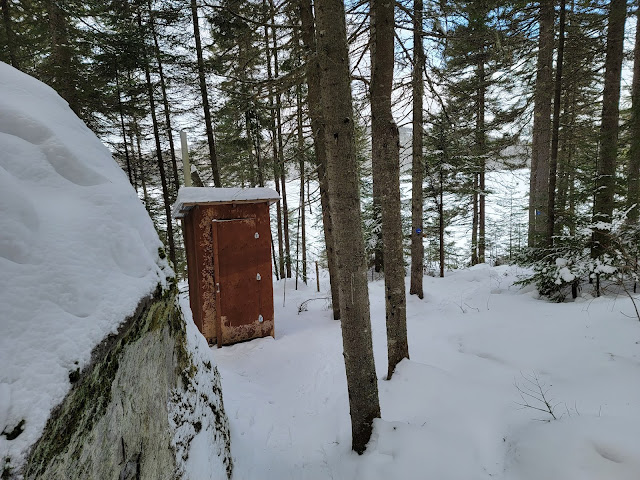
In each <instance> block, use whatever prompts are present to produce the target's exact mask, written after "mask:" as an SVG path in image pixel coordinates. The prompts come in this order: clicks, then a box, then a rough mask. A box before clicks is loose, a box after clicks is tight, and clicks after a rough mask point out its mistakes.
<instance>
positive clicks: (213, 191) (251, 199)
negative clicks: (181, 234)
mask: <svg viewBox="0 0 640 480" xmlns="http://www.w3.org/2000/svg"><path fill="white" fill-rule="evenodd" d="M278 200H280V194H279V193H278V192H276V191H275V190H272V189H271V188H265V187H260V188H212V187H182V188H180V191H179V192H178V198H177V199H176V203H175V204H174V205H173V211H172V213H173V218H182V217H184V215H185V213H186V212H185V211H186V210H189V209H190V208H191V207H193V206H194V205H214V204H223V203H261V202H269V204H271V203H273V202H277V201H278Z"/></svg>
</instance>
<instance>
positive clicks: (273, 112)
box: [264, 25, 285, 278]
mask: <svg viewBox="0 0 640 480" xmlns="http://www.w3.org/2000/svg"><path fill="white" fill-rule="evenodd" d="M264 42H265V56H266V57H267V80H268V82H269V106H270V110H271V117H270V122H271V125H270V127H271V146H272V147H273V181H274V184H275V187H276V192H278V194H280V175H279V173H278V172H279V169H280V165H279V161H278V143H277V142H278V134H277V129H276V110H275V102H274V98H273V97H274V95H273V87H272V86H271V80H272V78H273V76H272V73H271V44H270V41H269V27H268V26H267V25H265V26H264ZM276 217H277V226H278V266H279V271H280V278H285V271H284V246H283V236H282V201H278V202H277V203H276Z"/></svg>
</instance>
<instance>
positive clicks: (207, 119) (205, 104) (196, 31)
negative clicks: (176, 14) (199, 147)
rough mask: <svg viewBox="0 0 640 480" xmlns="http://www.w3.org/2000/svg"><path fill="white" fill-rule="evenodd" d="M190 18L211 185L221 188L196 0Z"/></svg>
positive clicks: (193, 0)
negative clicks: (209, 162) (211, 178)
mask: <svg viewBox="0 0 640 480" xmlns="http://www.w3.org/2000/svg"><path fill="white" fill-rule="evenodd" d="M191 16H192V18H193V36H194V38H195V41H196V54H197V57H198V80H199V81H200V95H201V96H202V108H203V110H204V124H205V128H206V130H207V143H208V144H209V160H210V161H211V171H212V172H213V184H214V185H215V186H216V187H221V186H222V183H221V182H220V170H219V167H218V155H217V153H216V141H215V138H214V136H213V124H212V122H211V111H210V110H209V95H208V93H207V81H206V79H205V75H204V73H205V72H204V57H203V55H202V42H201V40H200V24H199V21H198V5H197V3H196V0H191Z"/></svg>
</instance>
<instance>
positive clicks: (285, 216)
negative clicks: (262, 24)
mask: <svg viewBox="0 0 640 480" xmlns="http://www.w3.org/2000/svg"><path fill="white" fill-rule="evenodd" d="M269 5H270V8H271V24H272V26H271V37H272V39H273V48H272V53H273V76H274V79H275V80H277V79H278V76H279V68H280V66H279V65H278V36H277V32H276V28H275V15H276V14H275V5H274V2H273V0H269ZM275 98H276V126H277V132H278V163H279V167H280V170H279V171H280V188H281V190H282V229H283V233H284V259H285V266H286V269H287V278H291V241H290V237H289V208H288V207H287V182H286V174H287V172H286V165H285V161H284V146H283V142H282V99H281V95H280V92H276V94H275Z"/></svg>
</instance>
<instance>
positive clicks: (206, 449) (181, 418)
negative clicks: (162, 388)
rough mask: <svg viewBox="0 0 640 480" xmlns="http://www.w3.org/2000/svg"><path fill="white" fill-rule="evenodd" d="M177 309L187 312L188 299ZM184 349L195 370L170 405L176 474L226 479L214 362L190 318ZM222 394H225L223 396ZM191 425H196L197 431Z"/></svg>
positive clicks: (186, 476)
mask: <svg viewBox="0 0 640 480" xmlns="http://www.w3.org/2000/svg"><path fill="white" fill-rule="evenodd" d="M180 307H181V309H182V310H183V311H185V310H189V308H190V307H189V299H188V296H184V295H183V296H181V297H180ZM185 323H186V330H187V331H186V337H187V350H188V351H189V352H190V353H191V361H192V362H193V365H195V366H196V368H197V370H196V371H195V373H194V376H193V378H192V380H191V384H190V385H189V386H188V389H187V392H186V393H180V392H173V399H172V401H171V402H170V403H169V424H170V426H171V428H172V430H173V433H174V434H173V438H172V446H173V448H174V449H175V451H176V460H177V463H178V465H177V469H176V470H177V473H178V474H179V475H182V477H181V478H186V479H194V480H195V479H197V480H217V479H221V478H226V476H227V473H226V466H225V465H224V463H223V458H224V452H223V448H224V439H221V438H220V435H221V433H220V432H219V428H218V426H217V425H216V418H215V412H214V411H213V409H212V407H211V405H213V406H214V407H215V409H216V411H222V410H224V406H223V404H222V399H221V398H220V397H219V396H217V395H215V394H214V393H213V392H214V389H215V388H217V387H216V382H217V380H216V378H215V376H214V368H215V367H214V366H213V365H215V364H214V360H213V355H212V353H211V351H210V350H209V345H208V344H207V341H206V340H205V338H204V337H203V336H202V335H201V334H200V332H199V331H198V327H196V325H195V324H194V323H193V319H192V317H191V316H189V317H188V318H187V321H186V322H185ZM223 395H224V394H223ZM194 425H198V426H199V430H198V431H196V428H195V426H194Z"/></svg>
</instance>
